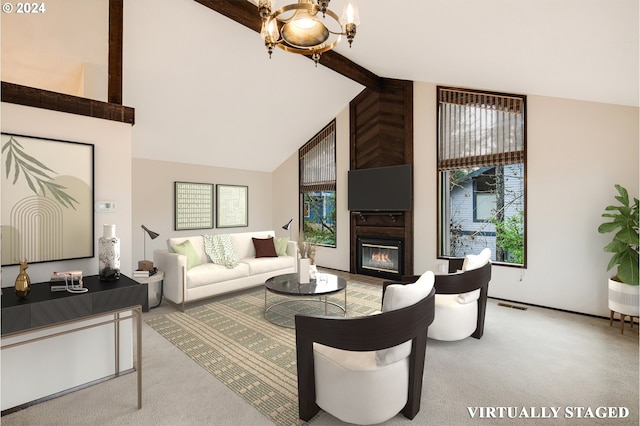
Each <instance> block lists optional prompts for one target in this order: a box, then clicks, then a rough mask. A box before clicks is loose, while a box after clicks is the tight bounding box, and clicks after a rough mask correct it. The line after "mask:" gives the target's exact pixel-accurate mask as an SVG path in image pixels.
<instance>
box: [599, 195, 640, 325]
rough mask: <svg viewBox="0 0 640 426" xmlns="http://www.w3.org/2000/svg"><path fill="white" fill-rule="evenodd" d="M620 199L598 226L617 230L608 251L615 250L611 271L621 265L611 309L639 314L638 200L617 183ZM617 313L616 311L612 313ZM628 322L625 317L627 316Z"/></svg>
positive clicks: (605, 230) (614, 281)
mask: <svg viewBox="0 0 640 426" xmlns="http://www.w3.org/2000/svg"><path fill="white" fill-rule="evenodd" d="M615 187H616V190H617V191H618V194H619V195H617V196H616V197H615V198H616V200H617V201H618V203H617V204H615V205H609V206H607V207H605V211H606V212H605V213H603V214H602V217H606V218H610V219H611V220H610V221H609V222H605V223H603V224H601V225H600V226H599V227H598V232H600V233H601V234H607V233H611V232H613V233H614V235H613V239H612V241H611V242H610V243H609V244H607V245H606V246H605V247H604V251H606V252H608V253H613V257H612V258H611V260H610V261H609V266H608V267H607V271H608V270H611V269H612V268H613V267H614V266H617V273H616V275H615V276H613V277H612V278H610V279H609V309H610V310H611V311H613V312H618V313H620V314H622V315H629V316H632V317H637V316H638V315H639V314H640V307H639V300H640V297H639V292H638V290H639V286H638V283H639V280H638V244H639V237H638V210H639V209H638V199H637V198H634V199H633V204H630V202H629V194H628V192H627V190H626V189H625V188H624V187H622V186H621V185H615ZM612 315H613V313H612ZM623 321H624V317H623Z"/></svg>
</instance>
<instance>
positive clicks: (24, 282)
mask: <svg viewBox="0 0 640 426" xmlns="http://www.w3.org/2000/svg"><path fill="white" fill-rule="evenodd" d="M28 267H29V265H27V261H26V260H23V261H21V262H20V273H19V274H18V276H17V277H16V283H15V285H14V288H15V292H16V296H18V297H19V298H20V299H22V298H25V297H27V296H28V295H29V292H30V291H31V278H29V274H27V268H28Z"/></svg>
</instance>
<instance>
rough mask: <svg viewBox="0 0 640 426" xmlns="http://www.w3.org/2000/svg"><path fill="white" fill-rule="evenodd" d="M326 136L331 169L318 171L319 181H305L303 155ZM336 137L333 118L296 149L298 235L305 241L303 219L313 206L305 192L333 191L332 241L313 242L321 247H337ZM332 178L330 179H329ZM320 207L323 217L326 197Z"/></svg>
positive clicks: (308, 214) (307, 216) (309, 213)
mask: <svg viewBox="0 0 640 426" xmlns="http://www.w3.org/2000/svg"><path fill="white" fill-rule="evenodd" d="M327 138H331V139H332V142H333V147H332V150H333V158H332V159H331V161H332V166H330V167H329V169H331V168H332V170H329V169H326V170H324V174H323V173H320V175H321V176H320V178H321V181H320V182H311V183H309V182H305V169H304V159H305V156H306V155H308V154H309V153H310V152H311V151H312V150H313V149H314V148H315V147H316V146H318V145H320V144H321V143H323V141H325V140H326V139H327ZM336 138H337V133H336V120H335V119H333V120H332V121H331V122H329V123H328V124H327V125H326V126H325V127H323V129H322V130H320V131H319V132H318V133H316V134H315V135H314V136H313V137H312V138H311V139H309V141H307V142H306V143H305V144H304V145H303V146H301V147H300V149H299V150H298V174H299V177H298V182H299V189H298V202H299V208H298V216H299V219H300V222H299V223H300V230H299V231H300V235H301V236H302V238H303V239H304V241H307V236H306V235H305V234H304V229H305V226H304V225H305V220H306V218H309V217H311V216H312V214H311V213H312V210H313V206H311V205H308V204H309V203H307V202H306V201H305V200H304V196H305V194H307V193H310V192H333V197H334V200H335V201H334V202H335V204H336V206H334V215H335V218H334V226H333V230H334V235H333V237H334V241H333V244H326V243H317V242H314V244H316V245H318V246H322V247H328V248H336V247H337V240H338V238H337V233H338V219H337V210H336V209H337V203H338V201H337V198H338V191H337V184H336V180H337V158H336V156H337V153H336V142H337V141H336ZM331 172H332V173H333V176H330V175H331ZM329 178H332V179H329ZM307 179H308V175H307ZM322 207H323V217H325V215H324V213H326V211H325V210H326V208H327V207H326V197H324V196H323V202H322Z"/></svg>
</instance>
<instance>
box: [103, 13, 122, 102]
mask: <svg viewBox="0 0 640 426" xmlns="http://www.w3.org/2000/svg"><path fill="white" fill-rule="evenodd" d="M123 9H124V4H123V0H109V58H108V63H109V67H108V68H109V76H108V79H109V80H108V88H107V92H108V93H107V101H108V102H110V103H113V104H118V105H122V33H123V27H124V22H123Z"/></svg>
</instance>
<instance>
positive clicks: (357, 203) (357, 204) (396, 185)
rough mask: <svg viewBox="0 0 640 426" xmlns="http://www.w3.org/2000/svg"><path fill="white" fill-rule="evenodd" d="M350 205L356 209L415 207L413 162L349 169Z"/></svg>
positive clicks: (381, 209)
mask: <svg viewBox="0 0 640 426" xmlns="http://www.w3.org/2000/svg"><path fill="white" fill-rule="evenodd" d="M348 189H349V196H348V205H349V210H352V211H409V210H411V209H412V201H413V182H412V173H411V165H410V164H403V165H401V166H390V167H375V168H370V169H358V170H349V172H348Z"/></svg>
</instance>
